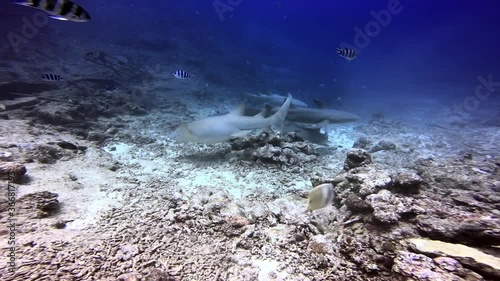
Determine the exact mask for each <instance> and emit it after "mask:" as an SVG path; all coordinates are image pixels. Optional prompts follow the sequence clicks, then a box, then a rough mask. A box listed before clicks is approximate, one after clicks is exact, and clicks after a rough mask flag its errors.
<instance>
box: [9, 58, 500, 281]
mask: <svg viewBox="0 0 500 281" xmlns="http://www.w3.org/2000/svg"><path fill="white" fill-rule="evenodd" d="M33 56H34V57H35V58H34V59H33V60H38V59H39V61H45V60H46V59H43V58H36V54H34V55H33ZM103 57H104V55H103V54H99V53H89V54H87V55H86V57H85V58H86V61H87V63H86V64H85V62H81V65H75V66H65V67H67V70H68V72H69V73H71V72H73V71H74V72H76V69H78V72H79V73H85V72H87V73H88V75H87V76H85V75H81V77H76V78H74V79H71V80H69V81H64V82H60V83H59V82H55V83H52V82H49V83H46V82H44V83H41V82H39V81H37V80H36V79H32V78H31V77H33V76H32V73H30V71H35V70H33V69H32V68H30V67H29V65H30V64H31V63H32V61H30V60H28V59H26V60H25V61H22V60H19V61H17V62H15V63H12V64H11V65H9V66H5V65H4V66H2V67H3V68H2V70H1V71H2V74H3V75H14V74H13V71H12V69H16V71H15V72H16V73H17V74H16V75H17V77H16V79H15V81H16V82H2V84H0V89H1V90H2V93H3V94H5V95H6V98H4V100H3V101H1V102H0V104H2V105H3V106H2V112H0V175H1V176H2V186H3V190H4V191H3V192H2V193H1V194H0V221H1V228H0V237H1V238H2V239H0V245H1V249H2V251H3V252H5V256H8V254H9V251H11V252H12V256H13V257H14V256H15V258H13V259H11V260H10V262H14V263H15V268H16V270H15V271H11V270H10V269H12V266H11V265H9V263H1V264H0V267H1V268H0V278H1V279H2V280H373V281H375V280H500V252H499V249H498V245H500V219H499V215H500V195H499V192H500V177H499V173H500V171H499V166H500V160H499V158H498V157H499V155H498V152H499V151H500V147H499V143H500V130H499V129H498V124H496V125H495V124H493V125H486V124H482V125H481V126H476V125H474V124H471V123H467V122H466V121H460V120H459V121H457V120H455V119H446V118H445V117H437V116H428V117H427V118H422V117H418V118H416V117H415V118H413V117H412V116H410V114H409V113H401V114H400V115H388V114H382V113H377V112H368V111H366V112H361V113H360V114H361V115H362V116H363V118H361V120H359V121H357V122H353V123H348V124H331V125H328V126H327V127H326V128H325V130H326V131H327V133H328V141H327V142H326V143H323V144H314V143H310V142H308V141H304V140H303V139H301V138H300V137H297V136H296V135H294V134H293V133H287V134H285V133H282V134H280V133H276V132H273V131H272V130H264V131H256V132H254V133H253V134H251V135H249V136H246V137H243V138H234V139H231V140H229V141H226V142H220V143H216V144H199V143H191V142H177V141H174V140H173V138H174V136H175V134H176V129H177V127H178V126H179V124H180V123H182V122H186V121H192V120H197V119H200V118H203V117H206V116H210V115H215V114H224V113H227V112H229V111H230V110H231V109H232V108H233V107H235V106H236V105H237V104H238V103H239V102H240V101H241V99H240V96H239V93H234V90H232V89H231V88H229V87H224V86H222V85H218V84H217V83H216V82H206V81H205V80H203V79H190V80H180V79H176V78H175V77H174V76H173V75H172V73H171V72H169V71H167V70H160V69H153V70H151V68H150V69H149V71H147V70H144V71H142V70H141V71H139V69H140V68H137V67H135V66H134V67H126V66H125V65H126V63H125V61H126V60H125V59H123V60H120V61H123V63H117V64H112V63H110V61H109V58H108V61H107V62H103V60H100V59H102V58H103ZM140 60H141V58H140V57H136V58H135V61H136V62H137V61H140ZM129 62H130V61H129ZM99 63H101V66H99V67H101V68H98V67H96V66H95V64H99ZM102 64H104V65H102ZM30 69H31V70H30ZM40 70H43V66H39V68H38V69H36V71H40ZM129 72H131V73H129ZM130 77H134V78H137V81H132V79H131V78H130ZM139 78H140V79H139ZM12 81H14V78H12ZM14 89H15V90H14ZM292 94H293V93H292ZM227 97H230V98H227ZM427 109H428V108H427ZM351 111H353V112H356V108H352V109H351ZM417 113H418V112H417ZM363 114H364V115H363ZM417 115H419V116H426V114H417ZM365 117H366V118H365ZM321 183H332V185H333V186H334V194H335V197H334V199H333V202H332V204H330V205H328V206H326V207H324V208H321V209H318V210H313V211H310V212H306V208H307V206H308V193H309V191H310V190H311V189H312V188H313V187H315V186H317V185H319V184H321ZM7 190H9V192H14V193H15V196H12V194H11V193H9V192H7ZM14 197H15V198H14ZM13 202H15V204H14V205H13ZM12 206H15V208H14V209H12ZM12 229H15V231H12ZM11 241H13V242H15V249H14V250H12V247H13V245H12V244H11V243H9V242H11Z"/></svg>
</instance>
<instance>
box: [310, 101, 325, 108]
mask: <svg viewBox="0 0 500 281" xmlns="http://www.w3.org/2000/svg"><path fill="white" fill-rule="evenodd" d="M313 102H314V104H315V105H316V106H317V107H318V108H319V109H325V108H326V104H325V102H324V101H322V100H317V99H315V100H313Z"/></svg>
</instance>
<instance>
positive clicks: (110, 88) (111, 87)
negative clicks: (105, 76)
mask: <svg viewBox="0 0 500 281" xmlns="http://www.w3.org/2000/svg"><path fill="white" fill-rule="evenodd" d="M104 89H105V90H106V91H107V92H113V91H116V90H118V87H116V86H115V85H105V86H104Z"/></svg>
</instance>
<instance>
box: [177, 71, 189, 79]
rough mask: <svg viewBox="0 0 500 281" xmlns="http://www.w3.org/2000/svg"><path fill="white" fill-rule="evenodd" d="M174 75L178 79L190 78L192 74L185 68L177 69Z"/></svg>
mask: <svg viewBox="0 0 500 281" xmlns="http://www.w3.org/2000/svg"><path fill="white" fill-rule="evenodd" d="M174 76H175V78H177V79H188V78H191V74H189V73H187V72H186V71H184V70H177V71H176V72H174Z"/></svg>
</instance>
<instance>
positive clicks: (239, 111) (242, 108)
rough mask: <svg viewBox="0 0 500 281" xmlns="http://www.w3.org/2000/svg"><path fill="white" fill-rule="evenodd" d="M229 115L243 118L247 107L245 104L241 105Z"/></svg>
mask: <svg viewBox="0 0 500 281" xmlns="http://www.w3.org/2000/svg"><path fill="white" fill-rule="evenodd" d="M229 114H230V115H237V116H243V115H244V114H245V105H244V104H243V103H241V104H240V105H238V106H237V107H236V108H235V109H233V110H232V111H231V112H229Z"/></svg>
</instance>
